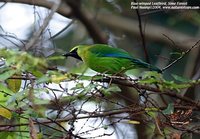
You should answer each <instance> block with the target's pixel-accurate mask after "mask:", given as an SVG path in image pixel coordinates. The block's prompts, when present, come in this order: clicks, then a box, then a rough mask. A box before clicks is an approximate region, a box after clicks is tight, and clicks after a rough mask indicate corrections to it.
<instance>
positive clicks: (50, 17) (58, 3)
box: [25, 0, 61, 50]
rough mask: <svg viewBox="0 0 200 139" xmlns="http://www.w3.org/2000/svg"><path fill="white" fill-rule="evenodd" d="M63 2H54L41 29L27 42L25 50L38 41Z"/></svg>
mask: <svg viewBox="0 0 200 139" xmlns="http://www.w3.org/2000/svg"><path fill="white" fill-rule="evenodd" d="M60 4H61V0H59V1H57V2H55V3H54V5H53V7H52V8H51V12H50V14H49V15H48V16H47V17H46V18H45V19H44V23H43V24H42V26H41V27H40V29H39V30H38V31H37V32H35V33H34V35H33V38H32V39H31V40H30V41H29V42H28V43H27V44H26V46H25V50H28V49H30V48H31V47H33V46H34V44H35V43H36V42H37V40H38V39H39V37H40V36H41V34H42V32H43V31H44V30H45V28H46V27H47V26H48V24H49V22H50V20H51V19H52V17H53V15H54V13H55V12H56V11H57V10H58V8H59V6H60Z"/></svg>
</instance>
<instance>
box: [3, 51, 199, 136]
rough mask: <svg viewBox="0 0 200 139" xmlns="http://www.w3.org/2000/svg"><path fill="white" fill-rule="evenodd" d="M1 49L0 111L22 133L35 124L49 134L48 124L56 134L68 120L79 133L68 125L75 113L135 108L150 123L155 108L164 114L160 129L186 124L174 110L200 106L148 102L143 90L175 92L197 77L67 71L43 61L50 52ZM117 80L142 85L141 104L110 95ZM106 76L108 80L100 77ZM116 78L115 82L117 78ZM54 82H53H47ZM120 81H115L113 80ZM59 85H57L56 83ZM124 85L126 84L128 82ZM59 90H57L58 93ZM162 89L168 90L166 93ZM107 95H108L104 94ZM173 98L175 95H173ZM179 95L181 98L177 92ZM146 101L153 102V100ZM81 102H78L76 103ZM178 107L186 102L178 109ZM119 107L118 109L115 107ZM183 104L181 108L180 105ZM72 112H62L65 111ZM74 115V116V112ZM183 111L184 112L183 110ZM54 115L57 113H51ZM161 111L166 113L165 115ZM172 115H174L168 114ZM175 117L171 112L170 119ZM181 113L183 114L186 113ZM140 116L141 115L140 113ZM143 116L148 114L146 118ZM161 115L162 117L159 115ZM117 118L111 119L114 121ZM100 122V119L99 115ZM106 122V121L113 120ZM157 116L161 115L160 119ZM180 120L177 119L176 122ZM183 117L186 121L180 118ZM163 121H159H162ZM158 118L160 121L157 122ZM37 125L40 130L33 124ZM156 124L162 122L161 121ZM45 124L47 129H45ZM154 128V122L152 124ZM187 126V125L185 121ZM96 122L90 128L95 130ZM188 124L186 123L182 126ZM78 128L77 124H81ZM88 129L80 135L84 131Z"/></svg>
mask: <svg viewBox="0 0 200 139" xmlns="http://www.w3.org/2000/svg"><path fill="white" fill-rule="evenodd" d="M0 55H1V57H2V58H3V60H4V62H5V64H4V65H3V66H2V67H1V68H0V72H1V77H0V80H1V82H0V92H1V95H2V96H1V100H3V101H1V106H2V107H1V108H0V111H1V116H2V118H4V119H8V120H7V121H10V122H9V123H10V124H11V125H13V128H15V129H16V130H23V131H24V133H23V136H27V133H28V132H30V131H31V130H36V131H35V133H34V134H36V135H35V136H38V138H41V137H39V136H45V135H48V134H49V133H50V132H51V131H52V130H54V129H56V130H57V131H56V132H58V133H56V134H52V135H51V137H58V136H62V134H59V133H60V132H63V131H62V130H60V129H59V128H61V127H62V128H65V126H64V125H65V124H66V123H68V128H69V129H70V130H66V131H65V132H67V133H69V131H71V132H73V136H82V135H81V134H82V133H84V132H78V131H77V130H75V129H74V128H73V127H74V126H76V123H75V121H76V122H78V121H79V119H82V118H83V119H87V121H90V120H91V118H92V117H96V118H97V119H98V117H99V118H100V117H105V118H109V117H107V116H114V115H119V114H123V113H129V114H130V113H131V114H133V115H134V114H137V112H142V111H144V112H145V113H146V116H148V117H149V118H148V121H149V120H150V121H151V122H152V123H154V122H153V121H154V120H155V119H157V118H158V117H160V114H162V115H165V116H164V117H162V119H163V120H164V121H163V122H164V123H165V122H167V121H168V120H170V121H171V122H170V123H169V124H165V125H162V126H163V127H162V131H161V132H165V131H164V130H166V129H168V128H170V126H172V127H174V126H176V128H179V127H183V126H185V125H189V124H191V123H190V121H189V120H186V121H179V120H180V119H179V118H181V117H179V116H178V115H176V113H177V111H180V110H181V111H183V112H186V113H187V111H189V110H192V109H199V106H195V105H194V104H190V107H189V109H187V107H188V104H187V103H189V102H185V100H184V99H183V100H182V101H183V102H182V103H183V105H181V104H176V103H175V102H172V103H170V104H169V105H168V106H166V107H160V106H155V104H150V103H149V102H148V101H150V100H148V99H149V98H150V97H147V96H146V95H150V93H148V90H149V91H151V89H152V88H153V89H155V90H156V89H157V92H158V95H159V93H164V92H167V91H174V93H175V94H179V93H180V92H181V91H182V89H183V88H188V87H191V86H193V85H195V84H199V82H200V81H198V80H196V81H195V80H185V79H183V78H182V77H179V76H177V75H173V77H174V78H175V79H176V80H178V81H179V82H180V83H175V81H167V80H165V79H164V78H163V77H162V75H161V74H159V73H157V72H145V74H143V76H142V78H141V79H138V80H133V79H131V78H127V77H118V76H109V75H103V74H98V75H95V76H85V75H78V74H75V73H67V72H64V71H60V70H57V69H55V70H49V69H48V67H47V65H48V64H47V63H49V62H50V61H51V60H52V59H54V57H51V58H48V59H43V58H39V57H33V56H31V55H30V54H28V53H26V52H21V51H12V50H7V49H1V51H0ZM60 58H61V59H62V57H60ZM115 80H117V81H125V80H126V81H129V83H131V84H132V85H133V87H134V88H139V87H141V86H143V89H145V90H146V91H145V94H143V95H144V96H146V99H147V100H146V102H145V103H147V104H146V106H142V105H138V106H137V107H138V108H139V109H135V108H131V107H126V106H123V105H121V104H120V103H118V102H117V100H115V99H116V98H115V97H114V96H115V95H119V94H120V92H121V89H120V88H119V87H118V86H117V85H114V84H113V85H110V83H111V82H114V83H115ZM72 81H73V82H74V81H75V82H74V84H75V86H74V87H71V89H70V90H68V89H69V88H68V87H64V86H63V84H64V83H68V84H69V83H70V82H72ZM101 82H107V83H101ZM116 83H117V82H116ZM50 84H54V85H53V86H49V85H50ZM118 84H119V83H118ZM56 85H59V87H56ZM124 85H125V86H126V84H124ZM127 86H129V84H127ZM42 94H43V95H44V94H46V95H50V94H51V95H53V96H54V97H51V98H50V99H49V98H47V97H42V96H41V95H42ZM59 94H60V95H59ZM166 95H168V94H167V93H166ZM110 97H111V98H112V99H110V100H109V98H110ZM174 98H176V96H174ZM179 99H181V98H179ZM89 103H93V104H95V105H97V106H98V107H96V109H95V110H94V111H93V110H91V109H89V110H88V109H87V108H84V107H87V105H88V104H89ZM151 103H154V102H153V101H152V102H151ZM102 106H107V107H110V108H108V109H110V110H109V111H107V112H106V111H103V109H104V108H101V107H102ZM76 107H77V108H78V107H80V108H78V109H77V108H76ZM181 107H185V108H186V109H185V108H184V109H183V110H182V109H180V108H181ZM116 108H117V109H118V110H117V109H116ZM115 109H116V110H115ZM185 110H186V111H185ZM49 111H52V112H53V111H54V112H56V113H57V114H56V115H55V114H53V113H52V114H50V113H49ZM66 114H67V115H71V116H72V117H71V116H67V117H66V116H64V115H66ZM73 115H74V116H75V117H73ZM185 115H186V114H185ZM55 116H56V117H55ZM166 117H168V118H167V119H166ZM172 117H173V119H172ZM124 118H125V117H123V116H122V117H120V118H119V119H118V120H117V121H121V120H123V119H124ZM174 118H176V119H175V120H174ZM189 118H190V115H189V116H186V119H189ZM29 119H32V122H31V123H32V126H30V120H29ZM143 120H145V119H143ZM146 120H147V119H146ZM160 120H161V119H160ZM117 121H113V122H114V123H115V122H117ZM102 122H104V121H102ZM113 122H112V123H110V124H113ZM160 122H161V121H160ZM176 122H177V123H178V124H179V125H176V124H177V123H176ZM186 122H187V124H185V123H186ZM45 123H54V124H55V125H48V126H47V125H44V124H45ZM125 123H126V124H130V125H131V124H143V122H142V123H141V121H140V120H139V119H137V120H134V119H130V120H127V121H126V122H125ZM164 123H162V124H164ZM110 124H109V123H105V122H104V124H103V125H104V127H103V129H104V130H105V132H107V128H105V126H106V127H109V126H110ZM160 124H161V123H160ZM25 125H29V128H25V127H24V126H25ZM39 125H42V126H44V127H42V128H41V129H40V131H38V130H37V127H38V126H39ZM160 126H161V125H160ZM46 128H48V129H46ZM157 128H158V127H157ZM185 128H186V127H185ZM99 129H102V128H101V127H99V128H97V129H96V128H95V129H91V130H99ZM186 129H187V128H186ZM80 130H81V129H80ZM89 132H90V130H89V131H87V132H86V133H85V135H84V137H87V133H89ZM2 135H3V136H5V135H9V136H13V137H14V136H18V135H19V134H18V133H17V132H16V133H12V134H7V133H6V132H5V133H4V134H2Z"/></svg>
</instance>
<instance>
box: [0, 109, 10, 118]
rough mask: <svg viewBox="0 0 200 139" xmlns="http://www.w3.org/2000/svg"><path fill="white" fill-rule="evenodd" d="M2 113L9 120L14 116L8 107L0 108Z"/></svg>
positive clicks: (0, 113)
mask: <svg viewBox="0 0 200 139" xmlns="http://www.w3.org/2000/svg"><path fill="white" fill-rule="evenodd" d="M0 115H1V116H2V117H4V118H6V119H9V120H10V119H11V117H12V113H11V112H10V111H9V110H8V109H6V108H0Z"/></svg>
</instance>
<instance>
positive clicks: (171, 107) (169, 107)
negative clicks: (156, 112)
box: [162, 103, 174, 114]
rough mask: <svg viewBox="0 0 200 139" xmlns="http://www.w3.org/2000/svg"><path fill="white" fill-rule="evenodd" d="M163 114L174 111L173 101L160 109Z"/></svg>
mask: <svg viewBox="0 0 200 139" xmlns="http://www.w3.org/2000/svg"><path fill="white" fill-rule="evenodd" d="M162 113H163V114H172V113H174V105H173V103H169V104H168V106H167V108H166V109H164V110H163V111H162Z"/></svg>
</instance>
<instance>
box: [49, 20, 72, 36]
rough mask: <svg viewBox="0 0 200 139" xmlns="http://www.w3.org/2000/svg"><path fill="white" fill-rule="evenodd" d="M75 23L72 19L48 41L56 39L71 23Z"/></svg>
mask: <svg viewBox="0 0 200 139" xmlns="http://www.w3.org/2000/svg"><path fill="white" fill-rule="evenodd" d="M74 22H75V20H74V19H73V20H72V21H70V22H69V23H68V24H67V26H66V27H64V28H63V29H62V30H61V31H59V32H58V33H56V34H55V35H53V36H52V37H51V38H50V39H54V38H56V37H57V36H58V35H60V34H61V33H62V32H64V31H65V30H66V29H68V28H69V27H70V26H71V25H72V24H73V23H74Z"/></svg>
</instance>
